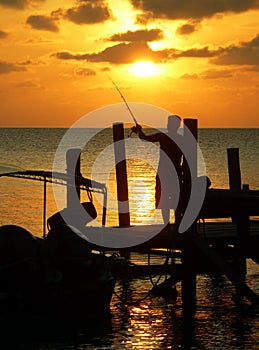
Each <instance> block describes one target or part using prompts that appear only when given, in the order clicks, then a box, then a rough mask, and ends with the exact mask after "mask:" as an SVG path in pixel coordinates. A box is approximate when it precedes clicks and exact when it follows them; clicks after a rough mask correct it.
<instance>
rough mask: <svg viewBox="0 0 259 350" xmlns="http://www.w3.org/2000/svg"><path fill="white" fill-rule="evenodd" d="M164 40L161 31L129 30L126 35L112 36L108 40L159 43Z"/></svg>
mask: <svg viewBox="0 0 259 350" xmlns="http://www.w3.org/2000/svg"><path fill="white" fill-rule="evenodd" d="M163 38H164V34H163V31H162V30H161V29H150V30H147V29H142V30H136V31H135V32H133V31H131V30H128V31H127V32H125V33H118V34H114V35H112V36H111V37H110V38H108V40H110V41H131V42H132V41H147V42H148V41H157V40H161V39H163Z"/></svg>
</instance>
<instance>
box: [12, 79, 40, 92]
mask: <svg viewBox="0 0 259 350" xmlns="http://www.w3.org/2000/svg"><path fill="white" fill-rule="evenodd" d="M16 87H19V88H22V89H35V90H43V89H44V87H43V86H42V85H40V84H38V83H36V82H34V81H31V80H26V81H22V82H20V83H18V84H16Z"/></svg>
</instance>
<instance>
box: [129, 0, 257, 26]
mask: <svg viewBox="0 0 259 350" xmlns="http://www.w3.org/2000/svg"><path fill="white" fill-rule="evenodd" d="M131 3H132V5H133V6H134V7H135V9H137V10H141V11H142V12H143V13H142V15H141V17H140V20H141V21H142V22H143V20H144V18H146V21H148V20H150V19H155V18H162V19H190V18H193V19H203V18H209V17H212V16H214V15H216V14H224V13H229V12H232V13H240V12H245V11H248V10H251V9H258V8H259V1H258V0H246V1H244V0H214V1H212V0H199V1H193V0H171V1H166V0H164V1H160V0H157V1H155V0H153V1H151V0H131Z"/></svg>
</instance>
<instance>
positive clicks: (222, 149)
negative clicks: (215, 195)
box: [0, 128, 259, 350]
mask: <svg viewBox="0 0 259 350" xmlns="http://www.w3.org/2000/svg"><path fill="white" fill-rule="evenodd" d="M147 132H152V130H147ZM124 134H125V144H124V145H125V154H126V165H127V180H128V191H129V208H130V220H131V225H140V224H155V223H162V217H161V213H160V211H159V210H156V209H155V204H154V194H155V175H156V167H157V163H158V159H159V148H158V147H157V145H155V144H151V143H149V142H143V141H140V140H139V139H138V138H137V137H136V135H134V134H133V135H132V134H131V132H130V129H127V128H126V129H125V130H124ZM0 140H1V143H0V175H1V174H3V173H7V172H14V171H23V170H44V171H61V172H66V151H67V150H68V149H72V148H77V149H81V173H82V175H83V176H85V177H87V178H90V179H92V180H95V181H97V182H99V183H101V184H105V186H106V188H107V214H106V225H107V226H117V225H118V203H117V197H116V196H117V195H116V191H117V187H116V169H115V156H114V143H113V134H112V128H107V129H94V128H89V129H85V128H82V129H74V130H72V131H71V130H69V129H62V128H51V129H49V128H2V129H0ZM228 148H238V149H239V159H240V169H241V182H242V184H243V185H249V188H250V189H257V190H258V189H259V129H252V128H250V129H249V128H244V129H235V128H233V129H224V128H217V129H213V128H211V129H199V130H198V149H199V150H200V153H199V159H198V174H200V175H206V176H208V177H209V178H210V180H211V187H212V188H229V179H228V160H227V149H228ZM119 149H121V145H119ZM43 194H44V186H43V183H42V182H40V181H30V180H25V179H20V178H19V179H17V178H10V177H4V176H3V177H0V213H1V216H0V225H6V224H13V225H19V226H22V227H24V228H26V229H27V230H28V231H30V232H31V233H32V234H34V235H37V236H42V235H43V232H44V227H45V225H44V223H43V217H44V216H43V215H44V207H43ZM88 196H89V193H88V192H87V191H85V192H84V193H83V194H82V200H83V201H84V200H88ZM92 196H93V201H94V204H95V206H96V208H97V212H98V216H97V218H96V219H95V220H94V221H93V222H92V223H91V225H94V226H100V225H102V205H103V197H102V196H103V194H102V193H98V192H96V193H92ZM46 197H47V205H46V217H49V216H51V215H53V214H54V213H55V212H57V211H58V210H61V209H62V208H64V207H65V206H66V188H65V187H64V186H61V185H54V186H52V185H51V184H48V185H47V188H46ZM253 219H255V220H258V219H259V218H257V217H255V218H253ZM171 220H172V222H173V220H174V213H173V211H172V213H171ZM45 229H46V227H45ZM151 259H153V261H154V262H156V263H161V264H163V263H164V258H162V257H157V256H154V257H151ZM147 261H148V257H147V256H146V255H137V254H135V255H133V256H132V262H133V263H134V262H138V263H141V264H146V263H147ZM247 265H248V269H247V275H246V282H247V284H248V285H249V286H250V287H251V288H252V289H253V291H254V292H256V293H257V294H259V269H258V266H257V265H256V264H255V263H254V262H253V261H252V260H248V261H247ZM152 278H153V280H156V278H157V277H156V276H152ZM151 287H152V284H151V281H150V278H143V279H132V280H128V281H127V282H123V283H122V282H120V281H118V283H117V284H116V287H115V292H116V293H115V294H114V296H113V297H112V301H111V307H110V317H109V318H108V319H102V318H101V315H100V319H99V318H98V321H96V322H95V321H91V322H88V321H82V322H76V321H73V322H69V321H66V322H65V321H64V322H61V323H60V324H58V325H57V324H56V323H55V324H54V323H51V322H50V321H49V322H48V321H47V322H45V323H44V324H43V325H42V322H40V320H38V322H37V320H36V321H35V322H34V323H33V325H29V326H28V328H27V329H26V331H25V330H24V327H23V328H22V329H23V331H22V332H19V330H17V327H16V328H12V326H11V325H10V324H9V326H10V327H8V331H7V330H6V329H7V327H6V325H5V324H3V321H0V329H1V334H0V342H1V340H2V339H5V345H4V346H3V347H1V349H31V350H34V349H41V350H43V349H44V350H45V349H48V350H57V349H64V350H68V349H78V350H79V349H118V350H120V349H143V350H144V349H197V350H200V349H204V350H210V349H211V350H218V349H222V350H223V349H224V350H225V349H229V350H246V349H247V350H253V349H254V350H255V349H258V348H259V327H258V326H259V315H258V308H257V309H256V308H255V307H254V306H251V305H250V302H249V301H247V300H246V299H244V300H242V301H241V302H238V303H236V302H235V300H234V298H233V295H234V294H235V290H234V287H233V285H232V284H231V283H230V282H229V281H228V280H227V279H226V278H225V277H224V276H208V275H199V276H197V296H196V299H197V301H196V311H195V317H194V320H193V324H192V331H191V332H189V333H188V332H187V333H186V329H185V325H184V320H183V310H182V303H181V285H180V284H179V285H178V284H177V285H176V288H177V292H178V296H177V298H176V300H174V301H173V302H172V301H168V300H166V299H164V298H163V297H161V296H150V295H148V294H147V293H148V291H149V290H150V289H151ZM16 321H17V320H16ZM21 322H22V321H21Z"/></svg>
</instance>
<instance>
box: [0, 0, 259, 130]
mask: <svg viewBox="0 0 259 350" xmlns="http://www.w3.org/2000/svg"><path fill="white" fill-rule="evenodd" d="M213 4H214V5H213ZM213 4H211V2H210V1H203V2H202V4H201V5H200V6H197V4H196V3H195V2H193V1H191V0H186V1H180V2H179V1H178V2H177V1H163V2H161V1H160V0H155V1H150V0H143V1H133V0H122V1H116V0H109V1H104V0H98V1H90V0H67V1H65V2H60V1H58V0H15V1H6V0H0V19H1V21H0V23H1V24H0V50H1V58H0V103H1V118H0V120H1V124H0V126H2V127H59V126H60V127H69V126H70V125H71V124H73V123H74V122H75V121H76V120H77V119H78V118H80V117H81V116H83V115H85V114H86V113H89V112H91V111H93V110H95V109H97V108H102V107H104V106H106V105H110V104H114V103H119V102H121V100H120V97H119V96H118V95H116V94H114V91H113V89H112V88H111V84H110V82H109V81H108V80H107V79H106V76H107V75H111V76H112V77H113V79H114V80H115V81H116V83H117V84H118V86H119V87H120V89H121V91H122V93H123V94H124V93H125V95H126V96H127V101H129V102H130V101H132V102H140V103H147V104H153V105H156V106H158V107H161V108H164V109H166V110H169V111H171V112H172V113H173V114H178V115H181V116H182V117H183V118H188V117H196V118H198V119H199V126H200V127H259V118H258V115H259V104H258V98H259V87H258V75H259V69H258V67H259V44H258V42H259V32H258V24H259V23H258V22H259V8H258V1H249V2H245V1H244V2H242V6H241V5H240V1H234V2H233V1H232V2H229V1H227V0H223V1H221V2H220V4H217V2H214V3H213ZM205 101H206V102H205ZM151 122H152V123H153V124H158V125H157V126H163V125H162V124H161V123H163V122H162V121H155V120H151ZM159 123H160V124H161V125H159Z"/></svg>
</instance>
